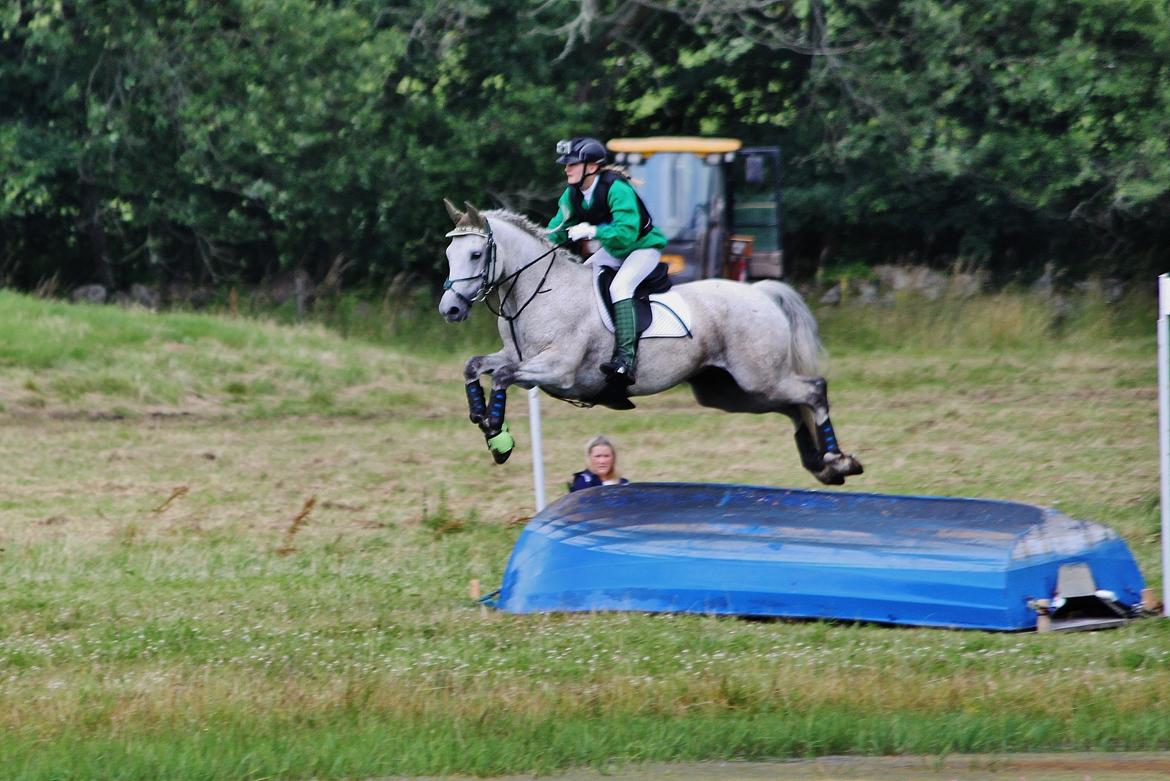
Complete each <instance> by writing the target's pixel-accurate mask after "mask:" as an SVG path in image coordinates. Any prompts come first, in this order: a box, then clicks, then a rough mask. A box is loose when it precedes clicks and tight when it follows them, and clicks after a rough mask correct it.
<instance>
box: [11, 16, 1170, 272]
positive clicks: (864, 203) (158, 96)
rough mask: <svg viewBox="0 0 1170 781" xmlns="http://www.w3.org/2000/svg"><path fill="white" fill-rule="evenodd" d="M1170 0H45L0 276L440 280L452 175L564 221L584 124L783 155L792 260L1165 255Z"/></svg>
mask: <svg viewBox="0 0 1170 781" xmlns="http://www.w3.org/2000/svg"><path fill="white" fill-rule="evenodd" d="M1168 55H1170V10H1168V8H1167V6H1166V4H1165V3H1164V2H1160V1H1159V0H1136V1H1135V2H1120V1H1119V0H1076V2H1072V3H1064V2H1058V0H1026V2H1022V3H1017V2H1008V1H1007V0H980V2H975V3H961V4H955V3H949V2H943V0H901V1H900V2H896V3H890V2H886V1H885V0H847V2H839V3H826V2H824V0H808V1H807V2H796V3H773V4H760V5H758V6H756V5H754V4H747V5H746V6H745V5H744V4H718V3H710V2H701V1H700V0H670V2H662V3H620V2H616V0H602V2H588V3H586V2H579V1H578V0H551V1H550V2H545V3H540V4H538V5H534V4H531V3H519V2H516V0H477V1H476V2H469V3H457V2H452V1H451V0H407V1H406V2H402V3H393V4H386V3H383V2H379V1H378V0H338V1H337V2H330V3H321V2H315V0H289V1H288V2H283V1H279V0H228V1H227V2H222V3H216V4H214V5H213V7H204V6H203V5H200V4H198V3H192V2H189V0H159V1H158V2H151V3H145V2H142V0H110V1H109V2H104V3H15V4H9V5H8V6H6V10H5V11H3V12H2V13H0V247H2V248H3V249H2V254H0V283H6V284H16V285H20V286H23V287H26V288H31V287H33V286H36V285H38V284H40V283H42V282H44V281H46V280H56V281H57V282H58V283H60V284H69V285H72V284H74V283H78V282H86V281H99V282H102V283H103V284H105V285H107V286H111V287H119V288H126V287H128V286H129V283H131V282H135V281H162V282H170V281H177V282H181V283H184V284H190V283H202V282H214V281H218V280H229V281H236V280H239V281H243V282H254V281H257V280H259V279H261V278H263V277H266V276H270V275H272V274H274V273H275V272H277V271H279V270H280V269H282V268H292V267H297V268H303V269H305V270H307V271H308V272H309V273H310V274H311V275H312V276H313V277H314V278H316V279H322V278H325V277H326V276H327V275H329V273H330V271H332V272H333V276H334V277H335V278H337V279H343V280H344V281H345V282H346V284H349V285H354V284H356V285H370V284H379V283H382V282H385V281H387V280H389V279H391V278H393V277H394V275H396V274H397V273H399V272H402V271H408V272H413V273H415V274H417V275H419V276H421V277H423V278H426V279H437V278H438V277H439V276H441V270H440V269H441V266H442V253H441V248H442V245H443V237H442V234H443V232H444V230H445V228H446V224H445V223H446V218H445V215H444V212H443V210H442V208H441V206H440V201H441V198H442V197H450V198H452V199H453V200H455V201H457V202H458V201H461V200H469V201H472V202H474V203H476V204H478V205H481V206H500V205H503V206H507V207H510V208H514V209H518V210H522V211H526V212H528V213H530V214H533V215H534V216H535V217H537V218H538V219H542V218H544V217H547V216H548V214H549V211H550V210H551V208H552V204H553V202H554V200H555V197H556V195H557V191H558V190H559V187H560V177H559V172H558V170H557V169H556V167H555V166H554V165H552V163H551V154H550V152H549V149H550V145H551V142H552V140H553V139H555V138H557V137H560V136H564V135H568V134H570V133H580V132H591V133H594V134H596V135H599V136H614V135H636V134H649V133H667V134H690V135H693V134H709V135H715V134H722V135H732V136H737V137H741V138H743V139H744V140H745V141H746V142H748V143H767V144H773V143H777V142H779V143H780V144H781V145H782V147H783V150H784V159H785V165H786V172H785V182H786V184H785V187H786V191H785V210H786V230H787V233H788V237H787V247H788V255H789V259H790V263H789V266H790V268H792V269H793V270H794V272H795V273H796V274H798V275H801V274H808V275H811V273H812V272H814V271H815V270H816V269H817V267H818V266H819V265H820V264H821V263H822V262H824V261H826V260H827V261H828V262H830V263H846V264H847V263H851V262H861V263H874V262H877V261H879V260H886V261H888V260H904V259H907V258H913V259H916V260H919V261H926V262H940V263H941V262H946V261H947V260H948V259H953V258H955V257H962V258H964V259H966V260H968V261H974V262H979V263H981V264H983V265H984V266H986V267H987V268H989V269H990V270H992V271H993V272H997V273H998V275H999V276H1000V277H1001V278H1010V277H1012V276H1014V275H1020V274H1023V275H1025V276H1026V275H1028V274H1031V273H1034V272H1038V270H1039V269H1040V268H1041V267H1042V266H1043V264H1045V263H1048V262H1053V261H1054V262H1056V263H1057V265H1059V266H1061V267H1064V268H1067V269H1070V270H1072V271H1073V272H1074V274H1075V275H1077V276H1085V275H1087V274H1088V273H1089V272H1092V271H1097V272H1104V273H1111V274H1120V275H1123V276H1136V275H1148V274H1150V273H1152V272H1153V271H1155V270H1161V268H1160V266H1159V264H1160V263H1162V262H1163V260H1164V251H1165V247H1166V246H1170V233H1168V232H1167V231H1168V230H1170V229H1168V228H1167V225H1170V146H1168V144H1170V141H1167V139H1170V88H1168V87H1167V85H1168V84H1170V70H1168V69H1170V65H1167V63H1168V62H1170V56H1168Z"/></svg>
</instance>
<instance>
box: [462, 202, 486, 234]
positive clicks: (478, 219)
mask: <svg viewBox="0 0 1170 781" xmlns="http://www.w3.org/2000/svg"><path fill="white" fill-rule="evenodd" d="M463 205H464V206H466V207H467V219H468V221H469V222H470V223H471V224H472V225H474V226H475V227H477V228H480V229H482V228H483V227H484V226H486V225H487V220H485V219H484V218H483V215H481V214H480V213H479V210H478V209H476V208H475V207H474V206H472V205H471V204H470V203H468V202H467V201H464V202H463Z"/></svg>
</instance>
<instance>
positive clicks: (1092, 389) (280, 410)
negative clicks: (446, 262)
mask: <svg viewBox="0 0 1170 781" xmlns="http://www.w3.org/2000/svg"><path fill="white" fill-rule="evenodd" d="M422 303H423V302H420V304H419V307H420V308H419V309H418V311H417V316H418V317H419V320H418V323H419V325H418V327H419V328H420V329H422V328H431V327H432V326H430V325H429V324H428V325H424V324H423V320H424V319H425V318H426V317H431V316H432V315H430V314H428V313H427V312H426V311H425V310H424V309H422V308H421V307H422ZM1142 306H1143V307H1144V306H1146V305H1144V304H1143V305H1142ZM1078 307H1079V308H1078ZM374 311H375V312H376V311H377V310H376V309H375V310H374ZM483 314H484V313H482V312H480V313H477V317H479V318H481V320H483V321H484V322H486V321H487V318H483V317H482V316H483ZM819 315H820V317H821V322H822V325H823V332H824V337H825V342H826V345H827V347H828V348H829V350H830V353H831V356H832V360H831V363H830V365H829V371H830V377H831V384H832V393H833V401H834V405H835V406H834V412H833V417H834V421H835V422H836V424H837V427H838V433H839V435H840V437H841V440H842V442H843V444H844V445H845V446H846V447H847V448H848V449H856V450H858V451H860V452H861V455H862V457H863V460H864V461H865V463H866V467H867V470H866V474H865V475H864V476H863V477H862V478H860V479H858V480H857V481H853V482H851V484H850V486H849V488H851V489H855V490H867V491H878V492H891V493H918V494H943V495H957V496H988V497H995V498H1006V499H1016V500H1020V501H1028V502H1034V503H1038V504H1046V505H1056V506H1058V507H1060V508H1061V509H1063V510H1065V511H1067V512H1069V513H1070V514H1072V515H1074V516H1075V517H1084V518H1087V519H1092V520H1098V521H1101V522H1104V523H1108V524H1109V525H1111V526H1113V527H1114V528H1116V529H1117V530H1118V531H1119V532H1120V533H1121V534H1122V535H1123V536H1124V537H1125V539H1126V540H1127V542H1129V544H1130V546H1131V548H1132V549H1133V551H1134V553H1135V555H1136V556H1137V558H1138V560H1139V564H1140V565H1141V567H1142V569H1143V571H1144V572H1145V574H1146V576H1147V579H1148V580H1149V581H1150V582H1151V585H1154V586H1158V585H1159V584H1160V582H1161V574H1160V573H1159V572H1158V567H1157V557H1158V544H1159V540H1158V537H1157V532H1158V513H1157V490H1156V486H1157V458H1156V434H1155V432H1156V403H1155V399H1156V394H1155V368H1154V361H1153V338H1152V335H1150V334H1147V333H1146V328H1145V326H1144V324H1152V320H1153V312H1152V309H1151V310H1150V311H1148V312H1146V311H1142V312H1141V314H1140V316H1134V317H1133V318H1132V320H1131V319H1127V318H1129V317H1130V316H1129V315H1126V314H1123V313H1122V312H1121V310H1118V309H1116V308H1113V307H1105V306H1103V305H1101V306H1098V305H1096V304H1094V303H1092V302H1091V301H1086V302H1085V303H1084V304H1083V305H1082V304H1081V303H1076V302H1074V307H1073V308H1071V309H1069V308H1061V309H1055V308H1053V307H1052V306H1051V305H1050V304H1049V303H1047V302H1045V301H1043V300H1040V299H1033V298H1031V297H1029V296H1026V295H1018V294H1003V295H1002V296H996V297H990V298H987V299H979V300H974V301H968V302H965V303H962V304H959V303H956V302H936V303H927V302H920V303H917V304H915V303H914V302H906V303H905V304H900V305H898V306H895V307H893V308H887V309H876V308H875V309H867V308H861V307H851V306H846V307H842V308H841V309H838V310H823V311H821V312H819ZM1147 315H1148V316H1147ZM319 316H323V315H320V314H319ZM346 316H347V317H350V316H352V318H354V319H353V321H352V322H351V324H350V326H349V327H348V328H349V330H348V333H349V336H348V337H347V338H342V337H340V336H339V335H338V334H337V333H336V330H342V328H343V327H342V326H341V325H338V324H336V323H332V322H331V323H330V324H328V325H326V324H323V323H305V324H293V325H281V324H279V323H277V322H274V321H273V319H272V318H269V317H259V316H256V317H253V316H249V317H231V316H230V315H227V314H222V315H220V314H217V315H197V314H190V313H173V314H151V313H146V312H142V311H127V310H120V309H116V308H95V307H88V306H69V305H64V304H60V303H54V302H46V301H40V300H36V299H32V298H26V297H21V296H17V295H14V294H11V293H6V292H0V328H3V329H4V330H5V332H6V333H14V334H16V336H15V337H14V339H13V340H11V341H9V340H0V403H3V404H4V408H3V409H0V463H4V465H5V467H4V473H3V474H4V480H3V487H2V488H0V549H2V550H0V768H3V771H2V772H0V776H3V777H4V778H6V779H7V778H12V779H21V780H22V781H23V780H25V779H27V780H29V781H32V780H33V779H37V780H40V779H52V778H90V777H94V778H112V779H120V778H124V779H140V778H164V777H165V778H192V779H241V778H254V779H259V778H274V777H275V778H354V777H374V776H381V775H392V774H441V773H478V774H496V773H505V772H525V771H534V770H542V771H544V770H553V769H557V768H566V767H572V766H584V765H596V766H601V767H604V766H607V765H608V764H609V763H611V762H614V761H617V762H625V761H631V762H635V761H645V760H673V759H730V758H735V759H747V758H769V757H792V756H818V755H825V754H842V753H849V754H874V753H930V754H946V753H951V752H966V751H969V752H997V751H1008V750H1063V749H1073V748H1077V749H1089V750H1151V749H1161V750H1165V749H1170V702H1168V701H1167V699H1166V697H1165V692H1166V691H1170V623H1167V622H1164V621H1157V620H1153V619H1151V620H1146V621H1140V622H1136V623H1134V624H1132V625H1130V626H1127V627H1125V628H1124V629H1121V630H1117V631H1113V632H1102V633H1092V634H1089V633H1085V634H1073V635H1062V636H1052V635H1032V634H1025V635H1015V634H990V633H975V632H949V631H943V630H922V629H908V628H901V629H896V628H889V627H879V626H855V625H839V624H828V623H821V622H781V621H777V622H749V621H739V620H735V619H720V618H713V617H706V616H647V615H625V614H599V615H568V616H509V615H502V614H496V613H492V612H487V613H482V612H481V610H480V609H479V607H478V605H476V604H475V603H473V602H472V601H471V600H470V599H469V598H468V596H467V586H468V581H469V580H470V579H472V578H475V579H478V580H480V581H481V582H482V583H483V584H485V586H488V587H489V588H490V587H492V586H493V585H494V584H496V583H498V582H499V580H500V577H501V575H502V570H503V567H504V565H505V563H506V560H507V556H508V553H509V550H510V548H511V546H512V544H513V542H514V540H515V539H516V536H517V535H518V534H519V531H520V529H521V528H522V526H523V523H524V520H525V519H526V517H528V516H529V515H531V513H532V500H531V488H532V486H531V472H530V469H529V466H530V460H529V459H530V447H529V439H528V430H527V425H526V422H525V421H524V419H523V416H522V415H517V414H515V412H513V430H514V431H515V432H516V435H517V438H518V440H519V448H518V450H517V453H516V455H514V456H513V458H512V460H511V461H510V462H509V463H508V464H506V465H504V466H502V467H497V466H494V465H492V464H491V459H490V456H489V455H488V453H487V451H486V448H485V447H484V443H483V438H482V435H480V433H479V432H478V430H477V429H476V428H475V427H474V426H472V425H471V424H470V423H468V421H467V417H466V402H465V400H464V398H463V390H462V379H461V371H460V370H461V364H462V360H463V357H464V354H465V352H464V351H467V352H469V351H470V350H471V349H472V348H473V347H474V349H482V348H481V347H479V346H478V345H477V344H475V342H476V340H480V341H482V342H488V344H487V345H486V346H487V348H488V349H491V346H490V342H491V341H492V339H491V337H490V334H483V333H480V334H479V335H478V336H469V337H468V338H469V340H470V341H469V342H468V343H466V344H464V346H462V347H455V348H451V351H450V352H443V351H442V350H446V349H447V348H445V347H444V348H442V350H439V349H438V348H435V347H434V345H433V344H418V343H417V340H418V339H420V338H421V337H420V334H421V333H422V332H421V331H418V332H407V331H403V332H398V334H397V335H396V333H394V332H390V331H386V330H380V329H381V325H379V324H382V325H384V323H383V317H382V315H381V314H370V313H369V312H366V313H363V314H359V313H358V310H357V308H356V304H355V308H354V309H353V310H352V314H351V315H346ZM367 316H369V317H370V318H371V319H372V320H373V321H374V322H373V323H368V322H366V321H365V320H364V319H363V318H365V317H367ZM402 318H403V320H402V321H400V322H405V320H406V319H407V316H406V315H405V314H403V315H402ZM433 320H434V321H435V326H434V327H435V328H438V329H450V330H452V331H459V330H460V329H459V327H456V326H449V325H446V324H443V323H442V322H441V320H440V318H439V317H438V315H437V314H433ZM952 321H961V322H952ZM980 323H982V324H983V325H982V326H980ZM489 325H490V323H489ZM1139 326H1140V327H1139ZM472 327H473V328H474V327H476V326H472ZM479 327H483V326H482V324H481V326H479ZM335 329H336V330H335ZM367 329H368V330H367ZM408 333H409V335H406V334H408ZM467 333H474V332H470V331H469V332H467ZM460 338H463V337H462V336H461V337H460ZM638 404H639V409H638V410H636V411H634V412H632V413H617V412H613V411H609V410H603V409H591V410H580V409H576V408H572V407H570V406H568V405H558V404H554V403H551V402H549V403H546V404H545V407H544V410H545V426H544V436H545V454H546V463H547V465H548V467H549V469H550V471H551V473H552V474H551V475H550V477H549V479H548V485H547V486H546V487H547V488H549V489H550V490H551V492H552V495H553V496H555V495H556V494H557V493H559V491H561V490H563V481H564V479H565V477H567V475H568V474H569V473H571V472H572V471H575V470H576V469H579V468H580V461H581V458H582V453H581V448H582V447H583V445H584V443H585V442H586V441H587V440H588V438H589V437H590V436H591V435H592V434H594V433H596V432H597V431H604V432H606V433H609V434H611V435H613V436H614V437H615V438H616V439H617V440H618V443H619V449H620V453H621V458H622V468H623V471H625V472H626V474H628V475H629V476H630V477H632V478H634V479H641V480H697V481H711V482H717V481H730V482H744V483H754V484H772V485H786V486H793V487H815V483H814V481H813V480H812V478H811V477H809V476H808V475H807V473H805V472H804V471H803V470H802V469H801V467H800V465H799V459H798V458H797V456H796V451H795V448H794V446H793V444H792V441H791V431H790V428H789V427H788V426H787V425H786V423H785V422H784V421H782V420H772V417H775V416H750V415H749V416H737V415H726V414H723V413H718V412H714V411H710V410H699V409H697V408H695V407H694V404H693V402H692V401H691V399H690V398H689V395H688V394H687V392H686V391H685V390H678V391H672V392H670V393H666V394H662V395H660V396H657V397H653V398H648V399H645V400H639V402H638ZM516 406H518V405H515V404H514V405H513V410H515V407H516ZM111 413H113V414H111Z"/></svg>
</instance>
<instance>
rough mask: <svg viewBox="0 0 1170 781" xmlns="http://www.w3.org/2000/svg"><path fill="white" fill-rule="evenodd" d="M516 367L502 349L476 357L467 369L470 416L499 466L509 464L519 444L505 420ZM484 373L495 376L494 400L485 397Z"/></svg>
mask: <svg viewBox="0 0 1170 781" xmlns="http://www.w3.org/2000/svg"><path fill="white" fill-rule="evenodd" d="M513 368H514V365H513V364H512V363H511V361H510V359H509V358H508V356H507V355H506V354H505V353H504V351H502V350H501V351H500V352H497V353H492V354H491V355H476V356H474V357H472V358H469V359H468V361H467V363H466V364H464V366H463V379H464V380H465V381H466V389H467V409H468V417H469V418H470V419H471V422H472V423H475V424H477V425H478V426H479V428H480V430H481V431H483V435H484V438H485V439H486V440H487V445H488V450H490V451H491V453H492V458H493V459H494V460H495V462H496V463H497V464H502V463H504V462H505V461H507V460H508V456H510V455H512V450H513V449H514V448H515V447H516V441H515V440H514V439H513V438H512V434H511V432H510V431H509V430H508V424H507V421H505V420H504V412H505V407H506V405H507V401H508V386H509V385H511V384H512V373H513V372H512V369H513ZM482 374H491V375H492V394H491V399H490V401H489V400H488V399H486V398H485V397H484V393H483V386H482V385H480V383H479V378H480V375H482Z"/></svg>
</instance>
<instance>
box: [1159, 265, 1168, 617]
mask: <svg viewBox="0 0 1170 781" xmlns="http://www.w3.org/2000/svg"><path fill="white" fill-rule="evenodd" d="M1158 447H1159V452H1160V454H1161V466H1162V470H1161V471H1162V615H1163V616H1170V274H1162V275H1161V276H1159V277H1158Z"/></svg>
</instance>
